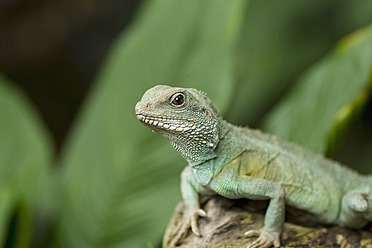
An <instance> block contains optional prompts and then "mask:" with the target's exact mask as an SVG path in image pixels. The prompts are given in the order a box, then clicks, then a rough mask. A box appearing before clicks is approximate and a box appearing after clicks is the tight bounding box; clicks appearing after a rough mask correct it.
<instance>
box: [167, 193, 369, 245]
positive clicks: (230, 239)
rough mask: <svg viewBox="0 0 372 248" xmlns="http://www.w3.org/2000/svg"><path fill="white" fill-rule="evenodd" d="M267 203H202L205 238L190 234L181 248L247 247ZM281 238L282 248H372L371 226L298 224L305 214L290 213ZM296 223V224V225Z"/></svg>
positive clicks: (180, 208) (218, 200)
mask: <svg viewBox="0 0 372 248" xmlns="http://www.w3.org/2000/svg"><path fill="white" fill-rule="evenodd" d="M266 205H267V204H266V203H265V202H261V201H247V200H229V199H225V198H222V197H218V196H214V197H211V198H205V199H203V200H202V208H203V209H204V210H205V211H206V212H207V214H208V217H207V218H200V219H199V222H198V223H199V227H200V231H201V233H202V235H203V236H202V237H197V236H196V235H194V234H193V233H192V232H191V231H189V233H188V234H187V236H186V238H185V239H184V240H183V242H182V244H180V245H179V246H177V247H179V248H190V247H193V248H195V247H206V248H209V247H213V248H218V247H224V248H230V247H237V248H238V247H245V248H246V247H248V245H249V244H250V243H251V242H253V241H254V238H243V234H244V233H245V232H246V231H248V230H251V229H260V228H261V227H262V226H263V220H264V214H265V209H266ZM183 210H184V206H183V204H182V203H180V204H179V205H178V206H177V208H176V210H175V213H174V215H173V217H172V219H171V221H170V223H169V225H168V228H167V230H166V232H165V235H164V238H163V247H164V248H166V247H168V244H169V242H170V240H171V239H172V237H173V232H174V229H175V228H176V226H177V224H178V222H179V221H180V220H181V217H182V214H183ZM287 212H288V213H287V216H288V218H289V221H290V222H286V223H285V224H284V228H283V234H282V237H281V245H282V247H344V248H346V247H347V248H353V247H369V248H372V232H371V230H370V226H369V227H366V228H364V229H362V230H351V229H348V228H342V227H339V226H319V225H318V226H313V227H310V226H306V225H305V223H304V222H303V220H302V224H298V223H299V221H298V220H301V219H302V214H303V213H302V212H301V211H297V210H293V209H289V210H288V211H287ZM296 220H297V221H296ZM295 222H297V223H296V224H295Z"/></svg>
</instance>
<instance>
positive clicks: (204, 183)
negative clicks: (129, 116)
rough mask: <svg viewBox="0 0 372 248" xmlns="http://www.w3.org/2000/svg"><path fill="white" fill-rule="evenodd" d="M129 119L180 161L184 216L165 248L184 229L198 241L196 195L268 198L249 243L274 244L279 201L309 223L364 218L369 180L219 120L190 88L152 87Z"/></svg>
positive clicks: (371, 198)
mask: <svg viewBox="0 0 372 248" xmlns="http://www.w3.org/2000/svg"><path fill="white" fill-rule="evenodd" d="M135 109H136V115H137V118H138V119H139V120H140V121H141V122H142V123H143V124H145V125H146V126H148V127H150V128H151V129H153V130H155V131H157V132H159V133H160V134H162V135H163V136H164V137H165V138H166V139H168V141H169V142H170V143H171V144H172V146H173V147H174V148H175V149H176V150H177V151H178V152H179V153H180V154H181V155H182V156H183V157H184V158H185V159H186V160H187V162H188V163H189V165H188V166H187V167H186V168H185V169H184V171H183V172H182V175H181V191H182V196H183V200H184V203H185V207H186V209H185V212H184V215H183V220H182V222H181V224H180V225H179V226H178V227H177V229H176V231H175V237H174V239H173V240H172V242H171V244H170V247H172V246H176V245H177V244H178V243H180V242H181V240H182V238H183V237H184V236H185V235H186V234H187V231H188V229H189V228H190V227H191V229H192V231H193V233H194V234H196V235H198V236H201V233H200V231H199V228H198V224H197V222H198V218H199V217H204V216H206V215H207V214H206V213H205V212H204V211H203V210H202V209H200V206H199V196H200V195H213V194H218V195H221V196H223V197H226V198H230V199H237V198H247V199H253V200H269V206H268V208H267V211H266V215H265V222H264V226H263V228H262V229H260V230H250V231H247V232H246V233H245V234H244V235H245V236H246V237H252V236H257V237H258V238H257V239H256V240H255V241H254V242H253V243H252V244H251V245H250V246H249V247H252V248H258V247H271V246H272V245H274V246H275V247H278V246H280V235H281V232H282V225H283V221H284V208H285V204H287V205H289V206H293V207H295V208H298V209H301V210H305V211H307V212H309V213H311V214H312V215H313V216H314V217H313V218H315V220H316V221H318V222H321V223H325V224H338V225H341V226H346V227H350V228H361V227H363V226H364V225H366V224H367V223H368V221H372V178H371V177H369V176H363V175H359V174H358V173H356V172H354V171H353V170H351V169H348V168H346V167H344V166H342V165H340V164H339V163H337V162H334V161H331V160H329V159H327V158H324V157H323V156H321V155H318V154H314V153H312V152H310V151H308V150H306V149H305V148H302V147H300V146H297V145H295V144H292V143H289V142H287V141H284V140H281V139H279V138H277V137H275V136H273V135H269V134H265V133H262V132H260V131H258V130H253V129H249V128H242V127H237V126H234V125H232V124H230V123H228V122H226V121H225V120H223V119H222V117H221V116H220V114H219V112H218V110H217V109H216V107H215V106H214V105H213V103H212V101H211V100H210V99H209V98H208V97H207V96H206V95H205V94H204V93H202V92H200V91H197V90H195V89H184V88H175V87H169V86H163V85H158V86H155V87H153V88H151V89H149V90H148V91H147V92H146V93H145V94H144V95H143V97H142V99H141V101H140V102H138V103H137V105H136V108H135Z"/></svg>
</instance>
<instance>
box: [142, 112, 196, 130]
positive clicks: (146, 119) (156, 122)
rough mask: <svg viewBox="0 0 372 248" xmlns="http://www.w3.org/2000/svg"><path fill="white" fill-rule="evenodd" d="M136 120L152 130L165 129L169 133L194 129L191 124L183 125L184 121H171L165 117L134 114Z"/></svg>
mask: <svg viewBox="0 0 372 248" xmlns="http://www.w3.org/2000/svg"><path fill="white" fill-rule="evenodd" d="M136 115H137V119H138V120H139V121H140V122H142V123H144V124H145V125H148V126H151V127H154V128H160V129H166V130H170V131H176V132H185V131H189V130H192V129H195V128H196V127H195V125H192V124H186V125H185V124H184V122H185V121H184V120H181V119H171V118H167V117H155V116H146V115H143V114H136Z"/></svg>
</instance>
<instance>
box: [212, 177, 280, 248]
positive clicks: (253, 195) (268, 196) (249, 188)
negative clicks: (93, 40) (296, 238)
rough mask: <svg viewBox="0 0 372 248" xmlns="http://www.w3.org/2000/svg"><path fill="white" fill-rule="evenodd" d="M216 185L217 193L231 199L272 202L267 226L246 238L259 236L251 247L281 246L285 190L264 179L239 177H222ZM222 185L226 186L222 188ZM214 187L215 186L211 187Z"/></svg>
mask: <svg viewBox="0 0 372 248" xmlns="http://www.w3.org/2000/svg"><path fill="white" fill-rule="evenodd" d="M213 183H216V189H217V190H216V193H218V194H220V195H222V196H225V197H227V198H231V199H237V198H247V199H251V200H270V203H269V207H268V208H267V211H266V215H265V224H264V227H263V228H262V229H261V230H251V231H248V232H246V233H245V236H246V237H252V236H258V238H257V240H255V241H254V242H253V243H252V244H251V245H250V246H249V247H250V248H264V247H271V246H272V245H274V246H275V247H279V246H280V235H281V232H282V225H283V222H284V209H285V199H284V198H285V191H284V189H283V188H282V187H281V186H280V185H278V184H276V183H274V182H271V181H269V180H266V179H264V178H256V177H248V176H238V177H235V178H229V176H228V175H226V174H225V176H223V175H220V176H219V178H217V180H215V181H214V182H213ZM221 185H224V186H223V187H221ZM211 186H212V187H213V185H211Z"/></svg>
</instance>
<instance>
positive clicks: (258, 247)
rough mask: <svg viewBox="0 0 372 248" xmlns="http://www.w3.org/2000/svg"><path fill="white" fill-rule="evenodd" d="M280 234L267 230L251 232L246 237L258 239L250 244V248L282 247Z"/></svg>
mask: <svg viewBox="0 0 372 248" xmlns="http://www.w3.org/2000/svg"><path fill="white" fill-rule="evenodd" d="M279 236H280V232H277V231H269V230H266V229H265V228H262V229H261V230H251V231H248V232H246V233H245V234H244V237H258V238H257V239H256V240H255V241H254V242H253V243H252V244H250V245H249V246H248V247H249V248H267V247H271V246H272V245H274V246H275V247H279V246H280V239H279Z"/></svg>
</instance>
